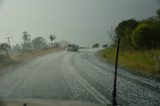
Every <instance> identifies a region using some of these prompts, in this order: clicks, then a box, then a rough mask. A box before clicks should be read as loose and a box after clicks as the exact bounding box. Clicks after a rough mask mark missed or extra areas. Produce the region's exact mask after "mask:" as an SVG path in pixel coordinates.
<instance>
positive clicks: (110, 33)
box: [108, 27, 117, 45]
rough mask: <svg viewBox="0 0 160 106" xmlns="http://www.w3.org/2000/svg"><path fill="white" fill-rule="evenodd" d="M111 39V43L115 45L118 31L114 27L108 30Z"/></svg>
mask: <svg viewBox="0 0 160 106" xmlns="http://www.w3.org/2000/svg"><path fill="white" fill-rule="evenodd" d="M108 35H109V39H110V41H111V45H114V44H115V43H116V37H117V36H116V32H115V29H114V28H113V27H111V29H110V30H108Z"/></svg>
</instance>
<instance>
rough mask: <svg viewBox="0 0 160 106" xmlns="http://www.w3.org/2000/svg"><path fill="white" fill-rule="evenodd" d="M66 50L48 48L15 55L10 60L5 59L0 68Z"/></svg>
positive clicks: (0, 63)
mask: <svg viewBox="0 0 160 106" xmlns="http://www.w3.org/2000/svg"><path fill="white" fill-rule="evenodd" d="M62 50H64V49H63V48H48V49H46V50H39V51H32V52H29V53H13V54H12V55H11V56H10V58H5V59H4V60H3V61H1V62H0V68H4V67H7V66H9V65H16V64H19V63H22V62H24V61H27V60H30V59H32V58H34V57H38V56H43V55H46V54H49V53H54V52H59V51H62Z"/></svg>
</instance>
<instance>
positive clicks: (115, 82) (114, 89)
mask: <svg viewBox="0 0 160 106" xmlns="http://www.w3.org/2000/svg"><path fill="white" fill-rule="evenodd" d="M119 45H120V38H119V37H118V45H117V51H116V64H115V74H114V85H113V92H112V93H113V94H112V97H113V101H112V105H113V106H117V100H116V97H117V67H118V56H119Z"/></svg>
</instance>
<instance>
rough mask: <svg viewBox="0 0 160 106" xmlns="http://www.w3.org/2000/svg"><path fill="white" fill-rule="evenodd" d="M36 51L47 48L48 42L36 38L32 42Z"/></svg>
mask: <svg viewBox="0 0 160 106" xmlns="http://www.w3.org/2000/svg"><path fill="white" fill-rule="evenodd" d="M32 45H33V48H34V50H39V49H43V48H45V47H46V40H45V39H44V38H42V37H36V38H34V39H33V40H32Z"/></svg>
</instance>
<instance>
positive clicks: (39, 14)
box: [0, 0, 160, 46]
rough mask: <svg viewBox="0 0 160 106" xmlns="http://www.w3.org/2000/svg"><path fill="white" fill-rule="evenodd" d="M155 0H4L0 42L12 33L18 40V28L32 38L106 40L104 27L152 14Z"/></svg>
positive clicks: (81, 42)
mask: <svg viewBox="0 0 160 106" xmlns="http://www.w3.org/2000/svg"><path fill="white" fill-rule="evenodd" d="M159 8H160V1H159V0H4V1H3V2H2V3H1V7H0V38H1V39H0V43H2V42H6V39H5V38H6V37H12V39H11V44H12V45H14V44H16V43H21V42H22V32H23V31H27V32H28V33H29V34H30V35H32V38H34V37H37V36H42V37H44V38H45V39H48V40H49V35H50V34H56V36H57V39H56V41H60V40H65V41H69V42H72V43H77V44H79V45H83V46H91V45H92V44H93V43H95V42H98V43H100V44H105V43H108V42H109V38H108V36H107V30H109V29H110V27H111V26H113V27H115V26H116V25H117V24H118V23H119V22H120V21H122V20H124V19H129V18H135V19H138V20H141V19H143V18H148V17H151V16H155V15H156V10H157V9H159Z"/></svg>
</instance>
